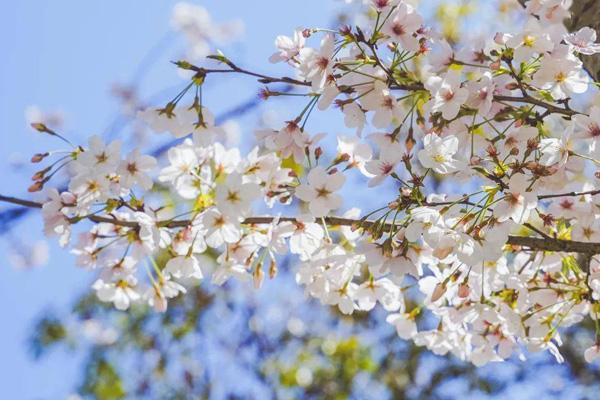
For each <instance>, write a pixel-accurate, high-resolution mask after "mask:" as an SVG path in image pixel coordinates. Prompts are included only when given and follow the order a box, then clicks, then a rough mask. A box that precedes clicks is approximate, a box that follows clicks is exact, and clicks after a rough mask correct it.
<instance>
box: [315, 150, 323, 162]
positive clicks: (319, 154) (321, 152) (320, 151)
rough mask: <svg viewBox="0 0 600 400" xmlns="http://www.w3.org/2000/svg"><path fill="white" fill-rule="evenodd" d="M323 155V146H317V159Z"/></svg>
mask: <svg viewBox="0 0 600 400" xmlns="http://www.w3.org/2000/svg"><path fill="white" fill-rule="evenodd" d="M322 155H323V149H322V148H321V147H317V148H316V149H315V159H316V160H318V159H319V158H321V156H322Z"/></svg>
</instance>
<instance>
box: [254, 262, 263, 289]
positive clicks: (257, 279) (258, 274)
mask: <svg viewBox="0 0 600 400" xmlns="http://www.w3.org/2000/svg"><path fill="white" fill-rule="evenodd" d="M252 277H253V278H254V288H255V289H260V287H261V286H262V283H263V280H264V279H265V274H264V272H263V270H262V266H261V265H257V266H256V268H255V269H254V273H253V274H252Z"/></svg>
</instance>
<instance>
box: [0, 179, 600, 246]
mask: <svg viewBox="0 0 600 400" xmlns="http://www.w3.org/2000/svg"><path fill="white" fill-rule="evenodd" d="M595 192H596V193H598V192H600V191H595ZM583 193H586V194H591V192H582V193H577V192H571V193H563V194H562V196H578V195H581V194H583ZM594 194H595V193H594ZM557 196H558V195H557ZM0 201H3V202H6V203H11V204H16V205H20V206H23V207H30V208H41V207H42V203H39V202H36V201H31V200H24V199H19V198H16V197H10V196H3V195H0ZM445 203H446V202H444V203H443V204H445ZM85 218H86V219H88V220H90V221H92V222H96V223H109V224H114V225H118V226H123V227H128V228H139V224H138V223H137V222H135V221H123V220H119V219H116V218H111V217H105V216H98V215H90V216H87V217H85ZM324 220H325V223H326V224H328V225H332V226H351V227H356V228H359V227H360V228H365V229H369V228H370V227H372V226H374V225H375V224H376V223H377V222H376V221H360V220H356V219H350V218H341V217H325V218H324ZM275 221H277V222H297V221H298V220H297V218H295V217H271V216H264V217H249V218H246V219H244V220H243V221H242V224H245V225H263V224H271V223H273V222H275ZM191 223H192V221H191V220H164V221H158V222H157V223H156V224H157V226H160V227H165V228H178V227H180V228H182V227H186V226H189V225H190V224H191ZM393 227H394V224H391V223H387V224H385V225H384V226H383V230H384V231H386V232H389V231H390V230H391V229H392V228H393ZM506 244H508V245H512V246H519V247H525V248H528V249H531V250H534V251H558V252H566V253H580V254H585V255H590V256H591V255H594V254H600V243H590V242H578V241H573V240H563V239H555V238H551V237H546V238H536V237H528V236H509V237H508V240H507V242H506Z"/></svg>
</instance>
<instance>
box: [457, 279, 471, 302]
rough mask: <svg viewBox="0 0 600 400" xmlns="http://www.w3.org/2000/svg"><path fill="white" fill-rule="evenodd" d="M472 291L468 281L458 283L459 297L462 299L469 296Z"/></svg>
mask: <svg viewBox="0 0 600 400" xmlns="http://www.w3.org/2000/svg"><path fill="white" fill-rule="evenodd" d="M470 292H471V289H470V288H469V285H468V284H467V283H466V282H463V283H461V284H460V285H458V297H460V298H461V299H464V298H466V297H469V293H470Z"/></svg>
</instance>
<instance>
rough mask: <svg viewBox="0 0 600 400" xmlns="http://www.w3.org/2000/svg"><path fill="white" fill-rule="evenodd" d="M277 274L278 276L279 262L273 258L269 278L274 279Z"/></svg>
mask: <svg viewBox="0 0 600 400" xmlns="http://www.w3.org/2000/svg"><path fill="white" fill-rule="evenodd" d="M275 276H277V262H276V261H275V260H273V259H272V260H271V264H270V265H269V279H273V278H275Z"/></svg>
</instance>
